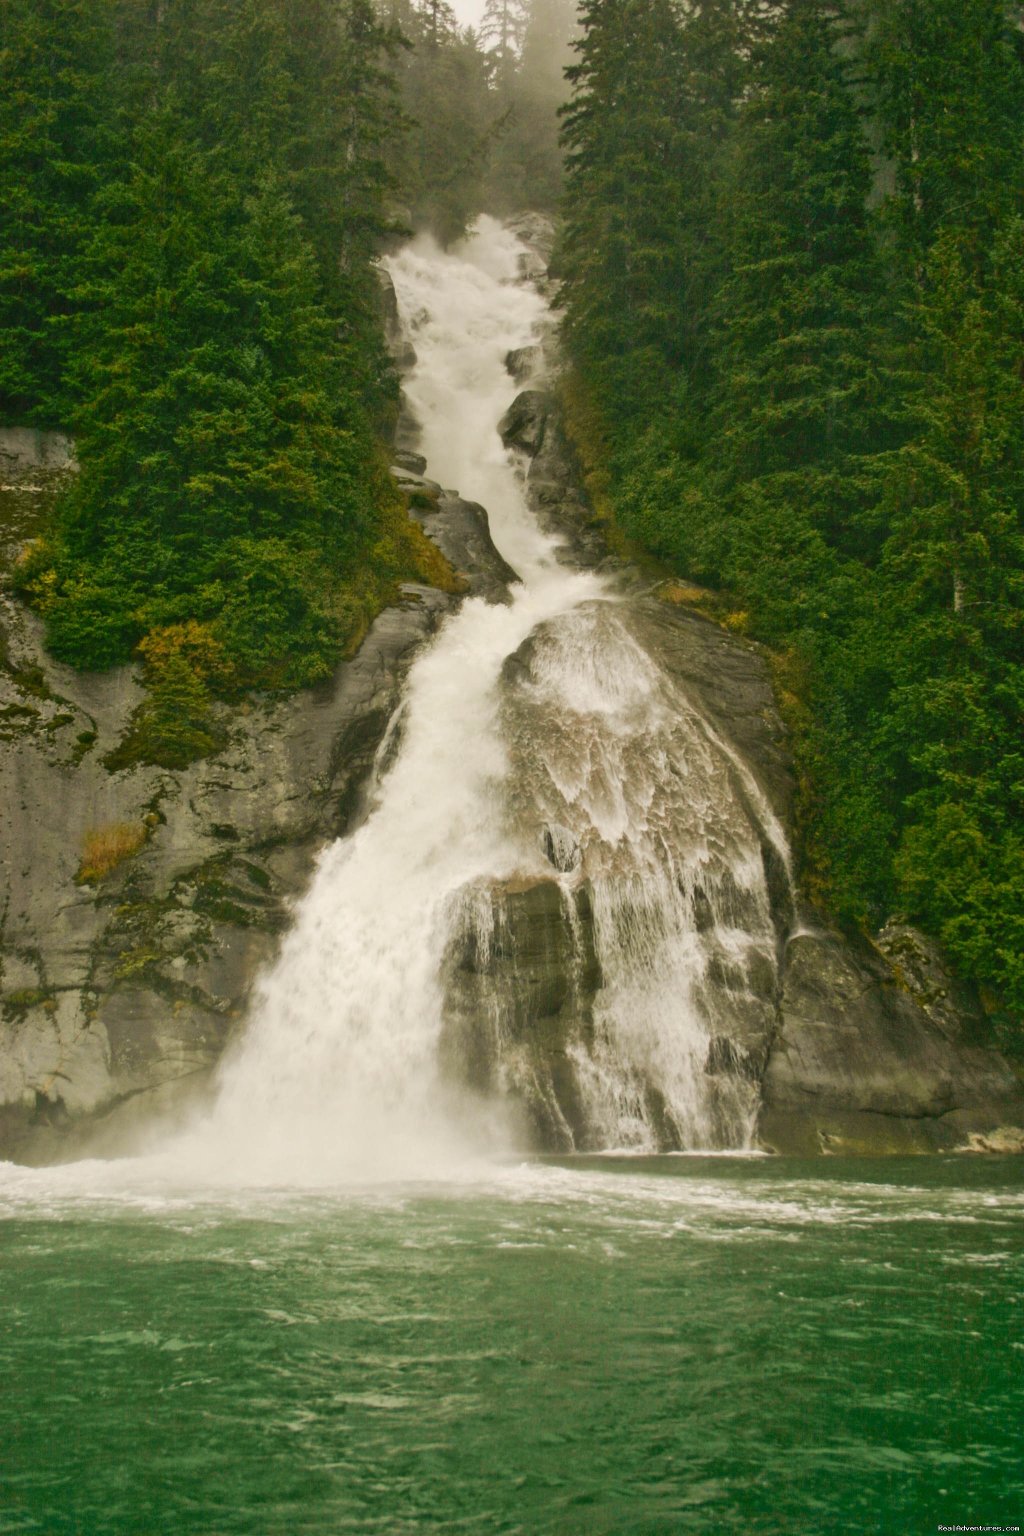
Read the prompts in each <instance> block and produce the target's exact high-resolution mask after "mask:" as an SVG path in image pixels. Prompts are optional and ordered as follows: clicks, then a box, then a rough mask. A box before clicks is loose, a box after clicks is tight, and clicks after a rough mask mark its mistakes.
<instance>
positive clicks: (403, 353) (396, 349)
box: [377, 267, 416, 372]
mask: <svg viewBox="0 0 1024 1536" xmlns="http://www.w3.org/2000/svg"><path fill="white" fill-rule="evenodd" d="M377 279H378V281H379V283H380V312H381V318H382V319H383V321H384V341H385V344H386V346H387V349H388V352H389V353H390V355H391V360H392V362H393V363H394V364H395V367H396V368H398V369H399V370H400V371H401V372H405V370H407V369H409V368H412V367H414V366H415V363H416V349H415V347H414V346H413V344H412V342H411V341H410V340H409V336H408V332H407V331H406V329H405V326H404V325H403V323H402V314H401V310H400V309H399V305H398V294H397V293H396V292H395V284H394V279H393V278H392V276H391V273H390V272H389V271H387V269H386V268H385V267H378V268H377Z"/></svg>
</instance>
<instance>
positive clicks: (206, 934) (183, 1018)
mask: <svg viewBox="0 0 1024 1536" xmlns="http://www.w3.org/2000/svg"><path fill="white" fill-rule="evenodd" d="M71 472H73V457H72V455H71V452H70V445H69V444H68V443H67V441H66V440H65V439H62V438H59V437H57V436H56V435H54V434H40V433H24V432H7V433H4V434H0V480H2V484H3V487H4V488H3V490H0V528H2V537H3V551H4V561H5V563H6V566H7V568H8V569H9V565H10V562H11V560H12V559H13V558H15V557H16V555H17V552H18V550H19V549H20V548H21V547H22V546H23V544H24V542H25V539H26V538H28V537H31V536H32V535H33V534H34V533H35V532H36V531H37V529H38V527H39V526H40V524H41V522H42V521H43V519H44V518H45V509H46V505H47V503H48V500H49V499H51V498H52V496H53V495H54V494H55V492H56V491H57V490H58V489H59V485H60V483H61V480H62V477H63V476H64V475H66V474H68V473H71ZM396 476H397V478H398V480H399V483H400V484H404V485H405V488H406V490H407V491H410V490H411V489H412V488H413V482H414V481H415V480H416V477H415V476H414V475H412V474H411V472H409V471H407V470H405V469H402V468H399V469H397V470H396ZM427 489H428V491H429V494H426V495H424V496H423V498H422V500H423V506H422V507H420V508H419V509H418V510H417V509H416V508H414V511H416V515H418V516H419V517H420V518H421V520H422V522H423V525H424V527H425V528H426V530H427V532H428V534H429V535H430V536H431V537H432V538H434V539H435V541H436V542H437V543H438V545H439V547H441V548H442V551H443V552H444V553H445V554H446V556H447V557H449V558H450V559H451V561H452V563H453V564H454V565H455V566H456V568H457V569H459V570H461V571H463V572H464V573H465V578H464V586H465V589H466V590H467V591H471V592H478V593H481V594H482V595H485V596H486V597H487V598H488V599H490V600H493V601H500V600H502V599H503V598H504V597H505V596H506V593H507V586H506V583H507V581H508V580H509V579H511V578H512V575H513V573H512V572H510V571H509V569H508V567H507V566H506V565H505V563H504V561H502V559H501V557H500V556H499V555H498V553H497V551H496V550H495V549H494V546H493V544H492V543H491V541H490V535H489V532H488V526H487V518H486V514H485V513H484V512H483V510H482V509H481V508H478V507H474V506H472V505H471V504H469V503H466V502H463V501H461V500H460V498H458V497H457V496H455V495H452V494H446V493H442V492H440V490H439V488H430V487H429V486H428V488H427ZM435 491H436V492H437V494H436V495H435V494H434V492H435ZM457 600H458V599H453V598H452V597H449V596H446V595H445V594H443V593H441V592H438V591H435V590H433V589H430V588H425V587H414V586H408V587H406V588H405V589H404V593H403V601H402V602H401V604H400V605H399V606H396V607H393V608H390V609H387V610H386V611H385V612H384V613H382V614H381V615H380V616H379V617H378V619H377V620H376V622H375V623H374V624H373V626H372V628H371V630H370V632H369V634H368V635H367V637H366V639H365V641H364V642H363V645H362V646H361V648H360V650H359V652H358V654H357V655H356V656H355V657H354V658H352V659H351V660H350V661H346V662H343V663H341V664H340V665H339V667H338V668H337V671H336V672H335V675H334V677H333V678H332V679H331V680H330V681H329V682H327V683H324V684H323V685H321V686H320V687H318V688H316V689H310V690H307V691H305V692H303V693H299V694H296V695H294V696H292V697H289V698H274V697H264V698H258V697H257V698H253V699H252V700H250V701H249V702H248V703H247V704H246V705H245V706H244V707H242V708H240V709H227V708H226V707H225V709H224V711H223V714H224V721H223V724H224V726H225V729H226V731H227V736H228V744H227V746H226V747H225V749H224V750H223V751H222V752H220V753H218V754H217V756H216V757H211V758H208V759H206V760H204V761H201V762H197V763H195V764H193V765H192V766H191V767H189V768H188V769H185V770H182V771H171V770H168V769H163V768H156V767H145V766H139V767H134V768H131V769H122V770H120V771H112V770H111V769H110V768H109V767H108V766H107V764H106V761H105V759H106V758H107V756H108V754H109V753H110V752H111V750H112V749H113V748H114V747H115V746H116V745H117V743H118V742H119V741H120V739H121V737H122V735H123V733H124V730H125V725H126V722H127V720H128V718H129V717H130V715H131V713H132V710H133V709H134V708H135V707H136V705H137V704H138V703H139V700H140V698H141V697H142V690H141V687H140V684H139V682H138V679H137V677H136V676H135V674H134V672H133V670H132V669H131V668H121V669H119V670H117V671H113V672H108V673H104V674H101V675H91V674H88V673H81V672H75V671H73V670H71V669H70V668H68V667H64V666H62V665H60V664H59V663H57V662H55V661H54V660H53V659H52V658H51V657H50V656H49V655H48V654H47V652H46V650H45V648H44V645H43V637H42V628H41V624H40V623H39V621H38V620H37V618H36V617H35V616H34V615H33V614H31V613H30V612H28V611H27V610H26V609H25V608H24V607H23V605H21V604H20V603H18V602H17V601H16V600H14V599H13V598H12V596H11V595H10V593H9V591H6V590H3V591H0V736H2V738H3V746H4V750H3V756H2V760H0V870H2V887H3V897H2V907H0V1008H2V1015H0V1157H3V1156H7V1157H15V1158H18V1159H22V1160H49V1159H53V1158H59V1157H62V1156H69V1155H73V1154H74V1153H75V1152H76V1151H77V1150H78V1149H80V1148H81V1147H82V1146H83V1145H88V1146H90V1147H103V1146H105V1145H113V1144H115V1143H116V1139H117V1138H118V1137H119V1136H120V1134H121V1133H122V1131H123V1130H124V1129H125V1128H127V1127H128V1125H129V1124H138V1123H146V1122H147V1121H150V1120H152V1119H153V1118H154V1117H155V1116H157V1115H158V1114H165V1113H166V1114H170V1113H173V1112H174V1109H175V1108H176V1106H177V1105H178V1104H180V1103H181V1102H183V1101H184V1100H185V1099H186V1098H188V1097H191V1095H192V1094H193V1093H194V1092H196V1091H198V1090H201V1088H202V1085H203V1084H204V1083H205V1082H206V1080H207V1079H208V1077H209V1074H210V1070H211V1068H212V1067H213V1065H214V1064H215V1063H216V1061H217V1060H218V1058H219V1056H220V1054H221V1052H222V1051H223V1048H224V1045H225V1042H226V1041H227V1039H228V1038H229V1036H230V1034H231V1032H232V1030H233V1029H234V1028H235V1027H236V1025H237V1021H238V1020H239V1019H240V1018H241V1017H242V1015H243V1013H244V1011H245V1005H246V999H247V997H248V994H249V991H250V989H251V987H252V984H253V981H254V979H255V977H256V974H257V972H258V970H259V968H260V967H261V966H262V965H264V964H265V963H266V962H267V961H268V960H269V959H270V957H271V956H272V955H273V953H274V951H275V948H276V944H277V939H278V935H279V933H280V932H281V930H282V928H283V927H284V926H285V925H286V924H287V922H288V914H289V909H290V905H291V903H292V902H293V901H294V899H295V898H296V896H297V895H298V894H300V893H301V892H302V890H303V889H304V887H305V885H306V884H307V882H308V880H309V877H310V874H311V872H312V868H313V864H314V861H315V859H316V856H317V853H318V851H319V849H320V848H321V847H322V846H323V845H324V844H325V842H327V841H329V840H330V839H332V838H335V837H337V836H338V835H340V834H341V833H343V832H344V831H345V830H346V829H347V828H348V827H350V826H351V825H352V824H353V821H354V820H355V819H357V818H358V816H359V814H360V805H361V791H362V789H363V787H364V785H365V783H366V781H367V778H368V776H369V775H370V774H371V772H372V770H373V766H374V761H375V758H376V756H377V754H378V752H379V751H382V752H383V751H386V750H387V746H388V744H389V743H390V737H389V736H388V734H387V733H388V726H389V722H391V720H392V717H393V716H394V713H395V709H396V706H397V704H398V701H399V698H400V694H401V688H402V680H403V678H404V675H405V672H406V670H407V669H408V666H409V664H410V662H411V660H412V657H413V655H414V654H415V652H416V650H417V648H418V647H419V646H420V645H421V644H422V642H423V641H424V639H425V638H426V637H427V636H428V635H429V634H430V633H431V632H432V631H433V629H434V628H435V626H436V625H437V623H438V621H439V620H440V618H441V617H442V616H443V615H444V613H445V612H446V611H447V610H448V609H449V608H450V607H451V606H452V604H453V602H455V601H457Z"/></svg>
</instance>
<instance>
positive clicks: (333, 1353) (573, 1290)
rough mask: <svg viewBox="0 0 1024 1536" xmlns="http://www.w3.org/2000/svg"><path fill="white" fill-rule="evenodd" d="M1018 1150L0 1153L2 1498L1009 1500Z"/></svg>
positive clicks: (36, 1524) (5, 1509) (982, 1516)
mask: <svg viewBox="0 0 1024 1536" xmlns="http://www.w3.org/2000/svg"><path fill="white" fill-rule="evenodd" d="M1022 1174H1024V1168H1022V1166H1021V1163H1020V1162H1019V1161H1014V1160H1011V1159H1007V1160H969V1159H943V1160H919V1161H914V1162H912V1163H895V1164H894V1163H874V1164H869V1163H852V1162H838V1161H836V1162H831V1163H815V1164H813V1165H812V1164H796V1163H792V1162H788V1161H783V1160H768V1159H763V1160H758V1159H735V1160H731V1159H699V1158H676V1159H657V1160H643V1161H639V1160H635V1159H634V1160H625V1159H623V1160H611V1159H592V1160H577V1161H574V1162H573V1163H571V1164H569V1165H566V1164H552V1163H549V1164H537V1165H532V1166H528V1167H524V1168H520V1169H513V1168H510V1169H507V1170H504V1171H501V1172H499V1173H496V1174H494V1175H493V1176H490V1177H488V1178H486V1179H483V1180H480V1181H477V1182H475V1183H472V1182H471V1183H467V1184H465V1185H462V1186H460V1185H455V1186H447V1187H433V1188H432V1187H422V1188H417V1187H401V1188H390V1189H386V1190H377V1191H372V1190H369V1191H363V1192H358V1191H355V1192H349V1193H347V1194H327V1193H317V1194H308V1195H303V1194H297V1193H294V1192H292V1193H289V1192H273V1191H271V1192H267V1191H262V1192H258V1193H257V1192H245V1191H235V1192H217V1191H216V1190H208V1191H205V1192H200V1193H194V1192H193V1193H189V1192H182V1191H176V1190H175V1189H174V1188H173V1186H167V1185H166V1184H146V1183H145V1182H139V1183H138V1185H137V1186H133V1185H132V1182H131V1180H130V1179H129V1178H128V1176H127V1175H125V1177H124V1183H123V1187H114V1185H111V1184H110V1183H109V1181H108V1180H105V1179H103V1178H96V1179H90V1176H88V1174H87V1172H84V1173H81V1174H79V1175H78V1177H77V1182H76V1176H75V1175H74V1174H73V1173H72V1174H67V1175H65V1174H60V1173H58V1172H51V1173H49V1174H28V1173H22V1172H21V1171H16V1170H12V1169H10V1168H9V1167H8V1168H3V1169H0V1215H2V1216H3V1217H4V1219H3V1220H0V1272H2V1287H3V1289H2V1333H0V1366H2V1377H0V1382H2V1399H0V1419H2V1441H0V1473H2V1488H0V1532H3V1533H4V1536H7V1533H10V1532H45V1533H47V1536H51V1533H53V1536H57V1533H71V1532H76V1533H88V1536H100V1533H103V1536H106V1533H110V1536H115V1533H116V1536H126V1533H146V1536H150V1533H159V1536H178V1533H186V1532H187V1533H192V1532H195V1533H203V1536H214V1533H228V1532H232V1533H233V1532H253V1533H259V1536H264V1533H267V1536H277V1533H280V1536H285V1533H287V1536H295V1533H303V1532H315V1533H318V1536H319V1533H336V1532H351V1531H356V1532H364V1531H365V1532H382V1533H387V1536H404V1533H413V1532H415V1533H420V1532H472V1533H486V1532H518V1533H524V1536H538V1533H556V1532H557V1533H564V1536H602V1533H620V1532H621V1533H626V1532H630V1533H633V1532H635V1533H663V1532H714V1533H720V1532H732V1531H736V1532H764V1533H768V1532H778V1533H783V1532H785V1533H786V1536H804V1533H811V1536H816V1533H833V1532H836V1533H838V1532H851V1533H853V1532H856V1533H862V1532H873V1531H878V1532H885V1533H887V1536H888V1533H900V1536H902V1533H914V1532H919V1531H920V1532H931V1531H933V1530H935V1528H936V1526H937V1525H939V1524H955V1523H963V1524H969V1523H983V1522H984V1523H992V1524H995V1523H1003V1522H1012V1521H1015V1520H1018V1521H1019V1520H1020V1518H1021V1515H1022V1513H1024V1457H1022V1444H1024V1436H1022V1429H1024V1422H1022V1378H1024V1326H1022V1325H1024V1318H1022V1312H1024V1300H1022V1290H1024V1286H1022V1280H1024V1189H1022V1182H1024V1181H1022Z"/></svg>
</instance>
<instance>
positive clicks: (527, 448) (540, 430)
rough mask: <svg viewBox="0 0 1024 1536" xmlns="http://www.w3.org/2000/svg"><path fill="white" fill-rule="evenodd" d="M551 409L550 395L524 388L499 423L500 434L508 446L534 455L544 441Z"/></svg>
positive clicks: (531, 455)
mask: <svg viewBox="0 0 1024 1536" xmlns="http://www.w3.org/2000/svg"><path fill="white" fill-rule="evenodd" d="M550 409H551V403H550V400H549V397H548V396H547V395H546V394H545V393H544V392H543V391H542V390H539V389H524V390H523V392H522V393H521V394H518V395H517V396H516V398H515V399H514V400H513V402H512V404H511V405H510V406H509V408H508V410H507V411H506V412H505V414H504V416H503V417H502V418H501V420H500V421H499V423H498V434H499V436H500V437H501V440H502V442H503V443H504V444H505V447H506V448H519V449H521V450H522V452H523V453H526V454H529V455H530V457H531V458H532V457H534V456H535V455H536V454H537V453H539V452H540V448H541V445H542V443H543V441H544V429H545V427H546V426H547V420H548V414H549V412H550Z"/></svg>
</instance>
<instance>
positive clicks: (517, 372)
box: [505, 345, 544, 384]
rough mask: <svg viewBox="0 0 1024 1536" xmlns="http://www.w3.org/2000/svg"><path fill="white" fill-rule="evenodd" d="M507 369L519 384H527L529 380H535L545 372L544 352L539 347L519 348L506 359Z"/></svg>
mask: <svg viewBox="0 0 1024 1536" xmlns="http://www.w3.org/2000/svg"><path fill="white" fill-rule="evenodd" d="M505 367H506V368H507V369H508V371H509V373H510V374H511V375H512V377H513V378H514V379H515V381H516V383H517V384H522V383H525V381H526V380H527V379H531V378H534V377H535V376H536V375H537V374H539V373H541V372H543V368H544V352H543V348H541V347H540V346H538V345H533V346H529V347H517V348H516V349H515V351H514V352H510V353H509V354H508V356H507V357H506V358H505Z"/></svg>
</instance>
